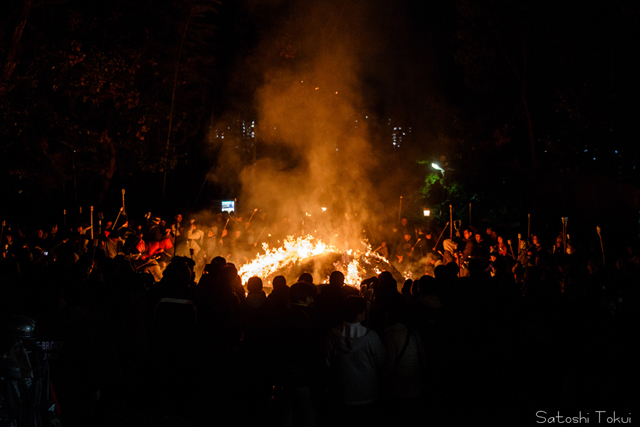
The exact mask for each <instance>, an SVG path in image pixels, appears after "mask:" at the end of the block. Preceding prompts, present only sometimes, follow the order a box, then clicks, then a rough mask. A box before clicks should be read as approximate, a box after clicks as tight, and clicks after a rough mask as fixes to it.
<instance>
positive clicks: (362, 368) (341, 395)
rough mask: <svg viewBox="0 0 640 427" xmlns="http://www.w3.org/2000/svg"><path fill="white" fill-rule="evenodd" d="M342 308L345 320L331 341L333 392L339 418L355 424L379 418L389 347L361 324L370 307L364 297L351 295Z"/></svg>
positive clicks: (329, 361)
mask: <svg viewBox="0 0 640 427" xmlns="http://www.w3.org/2000/svg"><path fill="white" fill-rule="evenodd" d="M342 308H343V313H344V319H345V320H344V321H343V322H342V324H341V325H339V326H337V327H335V328H334V329H333V330H332V331H330V332H329V336H328V340H327V341H328V344H327V353H326V363H327V366H328V368H329V392H330V395H331V397H332V399H333V401H334V402H335V404H336V409H337V411H336V415H337V417H336V421H337V422H338V423H340V424H344V425H355V424H353V423H354V422H356V423H358V424H360V423H363V422H364V421H365V420H366V419H371V418H375V414H376V405H375V404H376V402H377V401H378V399H379V398H380V395H381V390H380V381H381V378H380V371H381V369H382V368H383V366H384V363H385V348H384V346H383V345H382V341H381V340H380V337H379V336H378V334H377V333H376V332H375V331H373V330H371V329H369V328H367V327H365V326H364V325H362V323H361V322H362V321H363V320H364V319H365V316H366V309H367V303H366V301H365V300H364V299H363V298H361V297H357V296H349V297H347V298H346V300H345V301H344V303H343V306H342ZM362 425H366V423H364V424H362Z"/></svg>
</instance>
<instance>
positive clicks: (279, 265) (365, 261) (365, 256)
mask: <svg viewBox="0 0 640 427" xmlns="http://www.w3.org/2000/svg"><path fill="white" fill-rule="evenodd" d="M262 246H263V249H264V251H265V253H264V254H263V255H257V256H256V258H255V259H254V260H252V261H249V262H248V263H247V264H244V265H243V266H242V267H240V269H239V270H238V274H239V275H240V277H241V278H242V283H243V284H246V283H247V281H248V280H249V278H250V277H252V276H258V277H260V278H262V279H263V280H266V279H267V278H269V277H270V276H272V275H274V274H276V273H277V272H278V271H280V270H284V269H287V268H291V267H293V266H294V265H296V264H303V263H305V262H307V261H309V260H311V259H312V258H314V257H319V256H322V255H328V254H336V255H339V254H342V259H343V262H342V264H343V267H342V268H340V262H338V263H336V264H334V267H335V268H336V269H337V270H342V271H343V273H344V274H345V283H347V284H349V285H352V286H356V287H359V286H360V282H361V281H362V280H364V279H365V278H367V277H369V276H370V275H372V274H379V273H380V272H381V271H382V270H381V269H380V268H379V267H378V264H381V263H384V264H385V265H388V261H387V260H386V259H385V258H384V257H382V256H381V255H380V254H378V253H376V252H373V251H372V250H371V247H370V246H369V245H368V244H365V243H363V247H366V250H365V251H358V250H355V251H354V250H352V249H349V250H348V251H346V252H345V253H342V252H341V251H340V250H339V249H338V248H336V247H334V246H331V245H327V244H325V243H323V242H322V241H321V240H319V239H315V238H314V237H312V236H310V235H307V236H304V237H299V238H295V237H294V236H289V237H288V238H287V239H286V240H285V241H284V243H283V246H282V247H279V248H269V246H268V245H267V244H266V243H263V245H262ZM367 267H369V272H368V273H367ZM367 274H369V276H367Z"/></svg>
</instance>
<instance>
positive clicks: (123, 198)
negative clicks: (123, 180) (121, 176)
mask: <svg viewBox="0 0 640 427" xmlns="http://www.w3.org/2000/svg"><path fill="white" fill-rule="evenodd" d="M122 210H123V211H124V210H125V209H124V188H123V189H122ZM125 212H126V211H125Z"/></svg>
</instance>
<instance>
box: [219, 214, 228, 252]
mask: <svg viewBox="0 0 640 427" xmlns="http://www.w3.org/2000/svg"><path fill="white" fill-rule="evenodd" d="M229 219H230V218H227V222H225V223H224V228H223V229H222V231H221V232H220V247H222V245H223V241H222V237H223V234H224V230H226V229H227V224H229Z"/></svg>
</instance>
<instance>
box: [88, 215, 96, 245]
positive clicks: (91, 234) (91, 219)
mask: <svg viewBox="0 0 640 427" xmlns="http://www.w3.org/2000/svg"><path fill="white" fill-rule="evenodd" d="M90 216H91V227H89V228H91V241H93V206H91V215H90ZM94 246H95V245H94Z"/></svg>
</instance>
